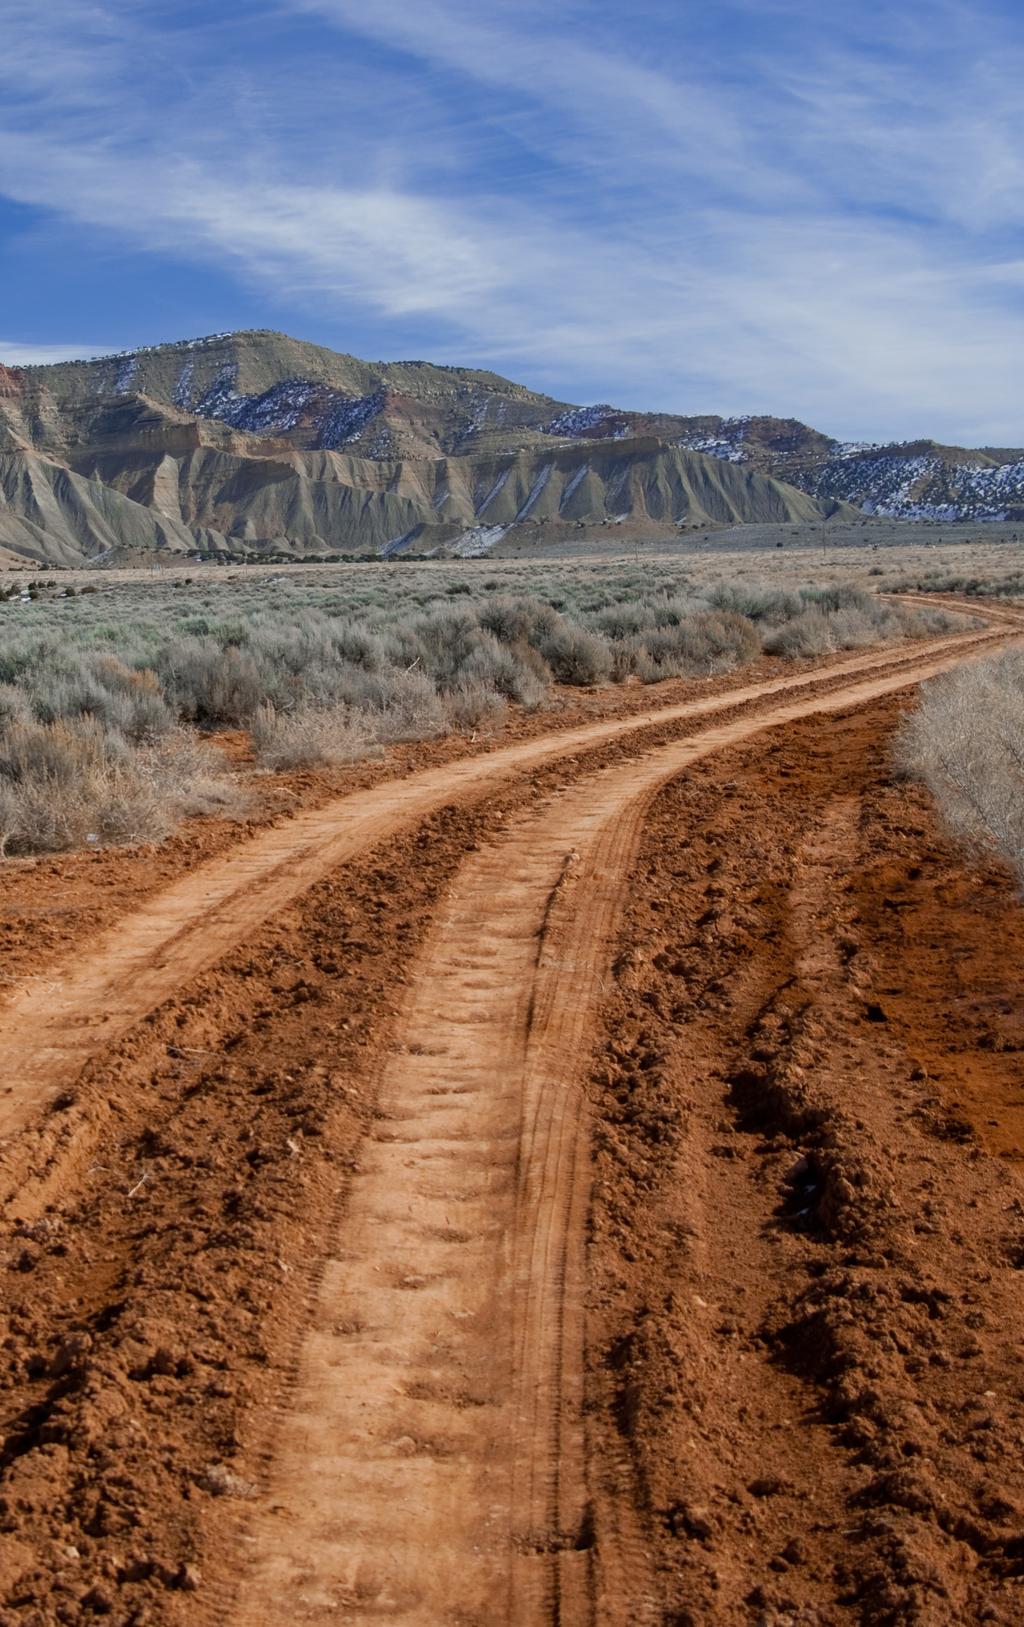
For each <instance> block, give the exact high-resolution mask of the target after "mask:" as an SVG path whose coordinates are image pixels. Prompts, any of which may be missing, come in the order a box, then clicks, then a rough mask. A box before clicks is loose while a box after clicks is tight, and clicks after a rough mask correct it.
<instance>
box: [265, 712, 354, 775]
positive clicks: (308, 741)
mask: <svg viewBox="0 0 1024 1627" xmlns="http://www.w3.org/2000/svg"><path fill="white" fill-rule="evenodd" d="M250 735H251V738H252V744H253V749H254V751H255V753H256V756H257V757H258V758H259V760H260V762H261V763H264V764H265V765H266V766H267V767H268V768H312V767H314V766H315V765H317V764H319V763H354V762H357V761H358V760H359V759H360V758H362V757H369V756H371V755H372V754H373V752H374V749H375V748H374V743H373V738H372V732H371V730H370V729H369V728H368V726H367V723H366V720H365V719H362V718H360V717H359V716H358V715H357V714H356V713H354V712H353V711H352V709H351V708H350V707H348V706H316V705H305V706H299V707H296V708H295V710H294V711H291V712H279V711H277V710H276V709H275V708H274V707H273V706H271V705H270V704H269V703H267V702H264V704H263V705H262V706H260V707H258V708H257V710H256V715H255V717H254V718H253V721H252V724H251V726H250Z"/></svg>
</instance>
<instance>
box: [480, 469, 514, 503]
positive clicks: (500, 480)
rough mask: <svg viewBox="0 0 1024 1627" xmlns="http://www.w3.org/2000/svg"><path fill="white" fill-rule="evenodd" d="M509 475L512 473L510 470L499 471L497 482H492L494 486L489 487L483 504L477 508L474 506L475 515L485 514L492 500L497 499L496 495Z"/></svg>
mask: <svg viewBox="0 0 1024 1627" xmlns="http://www.w3.org/2000/svg"><path fill="white" fill-rule="evenodd" d="M511 473H512V471H511V469H503V470H502V471H501V474H500V475H499V476H498V478H497V480H496V481H495V482H494V485H493V486H492V487H491V489H490V491H489V492H488V493H487V496H486V497H485V498H484V500H483V502H482V503H478V504H477V506H476V512H477V514H485V513H486V512H487V510H488V509H489V508H490V506H491V504H492V503H493V502H494V499H495V498H496V497H497V495H498V493H499V492H500V491H501V489H502V487H503V486H504V484H505V482H506V480H507V479H508V477H509V475H510V474H511Z"/></svg>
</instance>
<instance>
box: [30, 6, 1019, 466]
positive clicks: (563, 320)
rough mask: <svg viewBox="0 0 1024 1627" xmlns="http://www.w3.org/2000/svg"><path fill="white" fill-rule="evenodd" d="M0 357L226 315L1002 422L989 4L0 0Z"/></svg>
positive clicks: (229, 320)
mask: <svg viewBox="0 0 1024 1627" xmlns="http://www.w3.org/2000/svg"><path fill="white" fill-rule="evenodd" d="M0 42H2V49H0V294H2V304H0V359H4V360H7V361H8V362H14V363H17V362H18V361H30V360H47V359H52V358H56V357H57V356H65V355H81V354H88V353H89V352H100V351H106V350H110V349H122V348H128V347H131V346H133V345H136V344H145V343H154V342H157V341H159V340H162V339H174V338H183V337H187V336H192V335H196V334H201V333H209V332H215V331H220V330H222V329H227V328H241V327H272V328H280V329H283V330H285V331H286V332H289V333H292V334H295V335H296V336H298V337H302V338H308V339H312V340H315V341H317V342H319V343H322V344H327V345H331V346H333V347H335V348H337V349H340V350H347V351H352V352H354V353H355V354H357V355H362V356H366V357H369V358H389V359H391V358H394V359H397V358H400V357H426V358H430V359H432V360H436V361H451V362H460V363H463V364H468V365H475V366H487V367H494V368H496V369H498V370H499V371H501V372H505V373H508V374H510V375H511V376H513V377H515V378H518V379H520V380H522V381H523V382H525V383H528V384H531V385H533V386H534V387H535V388H538V389H543V390H547V391H549V392H550V393H551V394H553V395H556V396H558V397H560V398H562V399H565V400H571V401H582V402H589V401H594V400H610V401H612V402H613V403H615V404H616V405H619V406H625V407H651V408H654V407H659V408H664V409H667V410H673V411H678V412H723V413H728V414H735V413H744V412H758V411H766V412H774V413H779V414H783V415H789V414H792V415H793V416H796V417H800V418H803V419H805V420H806V421H808V422H810V423H812V424H815V425H816V426H817V427H819V428H822V429H825V430H827V431H829V432H831V433H833V434H837V435H840V436H845V437H849V438H865V439H867V438H870V439H887V438H890V437H892V438H907V437H910V436H916V435H932V436H935V437H937V438H940V439H945V440H949V441H957V442H961V443H967V444H975V445H977V444H999V445H1020V444H1022V443H1024V413H1022V411H1021V379H1022V377H1024V327H1022V322H1021V317H1022V311H1024V243H1022V236H1021V233H1022V227H1024V120H1022V116H1021V95H1020V89H1019V87H1020V85H1021V83H1022V72H1024V14H1022V13H1021V11H1020V8H1019V7H1018V6H1016V5H1015V4H1014V5H1011V4H998V3H987V0H976V3H972V4H970V5H967V4H964V3H961V0H929V3H927V4H924V3H919V0H906V3H904V4H903V5H901V6H899V7H895V8H894V7H893V6H892V5H891V4H880V3H877V0H858V4H856V5H853V4H850V3H849V0H843V3H841V4H838V3H835V0H816V3H810V0H725V3H715V0H712V3H710V4H709V3H707V0H705V3H703V4H696V3H692V0H634V3H633V4H631V5H630V6H628V7H624V6H622V5H620V4H618V3H612V0H595V3H590V4H583V3H577V0H545V3H540V0H372V4H367V3H366V0H358V3H357V0H278V3H267V4H262V3H258V0H257V3H250V4H245V5H242V4H237V3H233V0H221V3H220V4H218V5H217V6H216V7H215V8H214V7H210V6H209V5H207V4H198V3H195V4H193V3H182V4H167V3H163V0H96V3H92V0H46V4H45V5H40V4H39V0H0Z"/></svg>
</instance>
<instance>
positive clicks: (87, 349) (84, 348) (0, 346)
mask: <svg viewBox="0 0 1024 1627" xmlns="http://www.w3.org/2000/svg"><path fill="white" fill-rule="evenodd" d="M109 348H110V347H109V346H107V345H76V344H66V345H59V344H54V345H26V344H22V343H21V342H20V341H18V340H17V339H4V338H0V361H2V362H3V363H4V364H5V365H6V366H7V367H44V366H45V365H46V364H47V363H48V362H67V361H85V360H87V359H88V357H90V356H102V355H103V354H104V352H105V351H106V350H108V349H109Z"/></svg>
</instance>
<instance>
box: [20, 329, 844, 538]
mask: <svg viewBox="0 0 1024 1627" xmlns="http://www.w3.org/2000/svg"><path fill="white" fill-rule="evenodd" d="M602 410H603V409H602ZM620 416H621V415H620ZM628 418H629V422H628V423H626V422H625V421H624V422H623V424H622V425H619V424H618V423H617V424H616V427H615V428H614V429H611V428H608V429H607V430H606V432H601V433H593V432H592V428H593V427H594V426H591V425H590V422H589V420H588V410H587V409H579V408H574V407H571V406H569V405H568V404H567V403H565V402H560V401H555V400H553V399H552V398H551V397H549V396H544V395H538V394H537V393H536V392H534V391H530V390H526V389H524V388H523V387H522V386H521V385H518V384H514V383H512V382H511V381H509V380H508V379H503V378H501V377H499V376H498V375H497V374H496V373H488V372H481V371H474V370H472V369H469V368H460V367H436V366H434V365H432V364H430V363H428V362H397V363H381V364H370V363H367V362H362V361H359V360H357V359H356V358H355V357H351V356H342V355H338V354H336V353H335V352H333V351H329V350H324V349H321V348H320V347H318V346H316V345H309V344H304V343H302V342H301V341H298V340H294V339H289V338H287V337H286V336H285V335H282V334H276V333H269V332H262V331H257V332H249V333H238V334H218V335H214V336H212V337H210V338H206V339H197V340H189V341H185V342H182V343H180V344H171V345H157V346H153V347H151V348H147V349H142V350H138V351H132V352H129V353H126V354H124V355H119V356H109V357H103V358H100V359H98V360H94V361H81V362H66V363H59V364H57V365H54V366H48V367H30V368H24V369H21V370H18V369H13V368H4V369H3V371H2V373H0V548H6V549H7V550H9V551H10V552H12V553H14V554H16V555H19V556H29V557H32V558H39V559H45V560H49V561H50V562H52V563H54V564H62V565H65V564H74V563H81V562H82V561H83V560H87V559H88V560H92V559H96V558H99V557H102V558H106V559H113V558H117V559H120V560H130V559H132V558H138V556H139V555H143V554H148V553H150V552H152V551H155V550H167V549H170V550H172V551H175V552H179V553H180V552H185V553H189V552H193V551H199V552H202V553H210V554H220V555H230V556H232V557H250V556H263V557H266V556H268V555H288V556H313V557H322V556H325V555H337V554H342V553H345V554H354V553H369V554H377V555H391V554H395V553H400V552H406V551H410V550H411V551H416V552H432V551H434V550H437V549H442V550H444V551H447V552H451V553H454V554H462V555H473V554H481V553H485V552H487V551H489V550H490V549H491V548H492V547H494V546H495V545H496V544H497V543H498V542H500V541H501V540H503V539H504V538H505V537H506V536H508V535H509V534H510V533H511V534H514V535H517V536H523V535H526V536H529V537H536V536H538V535H543V536H546V537H550V536H556V535H559V534H562V533H568V532H569V531H574V532H575V531H576V530H578V528H580V527H585V526H587V525H593V524H610V523H622V522H626V521H628V522H630V523H631V524H633V525H639V526H642V527H643V528H645V534H655V535H670V534H672V532H673V531H674V530H675V529H676V528H677V527H678V526H680V525H691V526H711V525H734V524H744V523H758V522H760V523H764V522H771V521H778V522H786V521H793V522H799V521H812V522H814V521H820V520H822V519H824V518H826V517H827V516H828V515H829V514H831V513H833V512H835V511H836V509H837V507H839V506H840V505H837V504H836V503H835V502H833V501H832V500H831V499H826V500H824V501H822V500H819V499H817V498H816V497H814V496H813V495H811V494H809V493H807V492H804V491H800V490H798V489H797V488H796V487H795V486H792V485H789V484H787V483H785V482H783V481H780V480H778V479H776V478H775V477H774V475H773V474H772V473H771V471H770V470H768V469H767V468H766V469H760V468H755V467H745V466H743V464H742V463H741V462H740V461H738V460H736V461H733V462H730V461H728V460H723V459H718V458H710V457H707V456H705V455H703V453H701V452H699V451H694V450H691V449H689V448H687V447H685V446H681V445H679V444H678V435H676V439H675V442H673V441H672V440H670V439H667V438H666V431H671V432H672V433H673V434H674V433H675V431H676V430H677V427H678V425H679V424H682V423H685V420H673V419H670V418H664V417H652V418H650V419H646V418H644V417H643V416H642V415H638V414H632V415H628Z"/></svg>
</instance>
